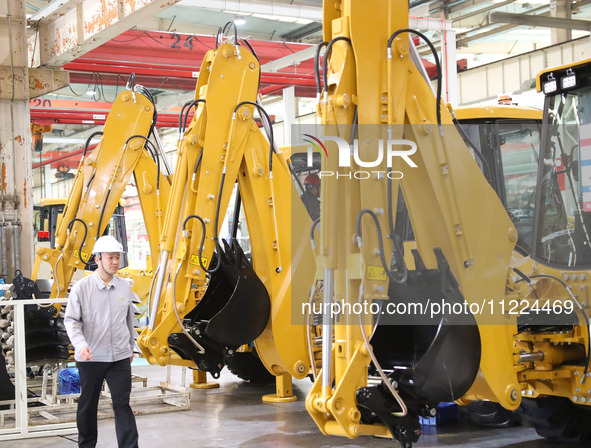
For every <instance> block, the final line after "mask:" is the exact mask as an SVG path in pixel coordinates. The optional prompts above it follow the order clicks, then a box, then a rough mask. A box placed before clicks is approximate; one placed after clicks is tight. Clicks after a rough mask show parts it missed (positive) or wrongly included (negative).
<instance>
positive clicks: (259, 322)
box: [205, 239, 271, 347]
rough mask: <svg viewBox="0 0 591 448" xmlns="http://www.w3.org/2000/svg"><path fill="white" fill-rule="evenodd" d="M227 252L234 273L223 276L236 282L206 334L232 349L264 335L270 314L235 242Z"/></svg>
mask: <svg viewBox="0 0 591 448" xmlns="http://www.w3.org/2000/svg"><path fill="white" fill-rule="evenodd" d="M229 249H230V254H231V257H232V258H233V259H234V262H235V263H234V267H235V270H234V271H233V272H225V275H226V276H227V278H228V280H234V279H235V280H236V281H235V287H234V291H233V292H232V295H231V296H230V298H229V299H228V300H227V301H226V302H225V305H224V307H223V308H222V309H221V310H220V311H219V312H218V313H217V314H216V315H215V316H213V317H212V318H211V320H210V321H209V324H208V325H207V327H206V328H205V334H207V335H208V336H209V337H211V338H212V339H215V340H216V341H219V342H221V343H222V344H224V345H227V346H230V347H232V346H239V345H242V344H247V343H249V342H252V341H254V340H255V339H256V338H257V337H258V336H259V335H260V334H261V333H262V332H263V330H264V329H265V327H266V326H267V322H268V320H269V315H270V314H271V299H270V298H269V293H268V292H267V288H265V285H264V284H263V282H262V281H261V279H260V278H259V277H258V276H257V274H256V273H255V272H254V269H253V268H252V265H251V263H250V262H249V261H248V259H247V258H246V256H245V255H244V252H243V251H242V248H241V247H240V245H239V244H238V242H237V241H236V240H235V239H233V240H232V243H231V246H230V248H229ZM226 254H228V252H226ZM224 271H225V270H222V272H224Z"/></svg>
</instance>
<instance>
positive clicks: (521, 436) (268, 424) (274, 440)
mask: <svg viewBox="0 0 591 448" xmlns="http://www.w3.org/2000/svg"><path fill="white" fill-rule="evenodd" d="M134 364H135V363H134ZM133 372H134V373H135V374H137V375H140V376H145V377H147V378H148V385H157V384H159V382H160V381H164V380H165V377H166V368H165V367H159V366H137V367H136V366H134V367H133ZM189 377H190V372H188V373H187V380H189ZM180 378H181V374H180V368H179V367H174V368H173V382H174V381H176V383H177V384H179V383H180ZM218 382H219V383H220V388H219V389H210V390H194V389H192V390H191V410H189V411H179V412H170V413H162V414H152V415H141V416H138V417H137V424H138V429H139V434H140V447H142V448H156V447H158V448H160V447H168V448H180V447H199V448H222V447H223V448H227V447H251V448H266V447H268V448H271V447H273V448H275V447H281V448H283V447H286V448H288V447H289V448H292V447H294V448H295V447H303V448H315V447H317V448H321V447H322V448H328V447H373V448H379V447H392V448H398V447H399V446H400V445H399V444H398V443H396V442H393V441H391V440H383V439H375V438H370V437H360V438H358V439H355V440H349V439H346V438H342V437H333V436H323V435H322V434H321V433H320V431H319V430H318V428H317V427H316V425H315V424H314V422H313V421H312V419H311V418H310V417H309V416H308V413H307V412H306V409H305V406H304V400H305V397H306V393H307V392H308V390H309V388H310V386H311V383H310V381H309V380H300V381H295V382H294V390H295V393H296V395H297V397H298V401H296V402H293V403H284V404H264V403H262V402H261V396H262V395H264V394H267V393H274V385H273V384H270V385H265V386H258V385H251V384H249V383H244V382H242V381H241V380H240V379H238V378H236V377H235V376H233V375H232V374H231V373H229V372H227V371H226V370H224V372H223V373H222V376H221V378H220V379H219V380H218ZM76 440H77V436H76V435H69V436H61V437H45V438H42V439H40V438H38V439H28V440H22V441H20V440H19V441H9V442H0V447H1V448H8V447H15V448H16V447H18V448H38V447H39V446H42V447H44V448H69V447H72V448H74V447H75V446H76ZM97 446H98V447H99V448H111V447H116V446H117V441H116V439H115V428H114V422H113V420H112V419H108V420H100V421H99V443H98V445H97ZM415 446H416V447H417V448H420V447H432V446H444V447H446V448H456V447H471V448H476V447H478V448H492V447H499V448H500V447H504V448H509V447H510V448H557V447H559V446H561V445H559V444H557V443H554V442H548V441H545V440H543V439H541V438H540V437H538V435H537V434H536V433H535V431H534V430H533V429H530V428H526V427H523V426H517V427H514V428H509V429H487V428H482V427H479V426H477V425H475V424H473V423H471V422H469V421H467V420H464V419H460V420H459V421H456V422H452V423H448V424H445V425H442V426H440V427H437V428H434V427H429V428H428V429H426V430H425V433H424V434H423V436H421V439H420V440H419V442H418V443H417V444H416V445H415ZM565 446H570V447H573V445H565Z"/></svg>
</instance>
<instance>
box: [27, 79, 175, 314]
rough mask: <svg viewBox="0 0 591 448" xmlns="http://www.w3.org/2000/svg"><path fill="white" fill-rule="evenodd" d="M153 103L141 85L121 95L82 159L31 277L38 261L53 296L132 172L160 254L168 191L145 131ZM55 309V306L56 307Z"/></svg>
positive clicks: (64, 287)
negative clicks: (51, 242) (47, 271)
mask: <svg viewBox="0 0 591 448" xmlns="http://www.w3.org/2000/svg"><path fill="white" fill-rule="evenodd" d="M155 114H156V111H155V106H154V104H153V101H152V100H151V96H150V94H149V92H147V91H146V90H145V89H144V88H143V87H141V86H135V87H132V89H131V90H125V91H123V92H121V93H120V94H119V96H118V97H117V99H116V100H115V102H114V104H113V106H112V108H111V110H110V112H109V115H108V117H107V121H106V123H105V128H104V131H103V132H100V133H95V134H93V135H92V136H91V137H90V138H89V139H88V141H87V145H86V149H88V144H89V143H90V141H91V138H92V137H94V136H96V135H99V134H101V135H102V138H101V140H100V142H99V143H98V145H97V146H96V148H95V149H94V150H93V151H92V153H91V154H89V155H88V156H86V150H85V153H84V155H83V157H82V159H81V161H80V165H79V167H78V171H77V173H76V177H75V179H74V185H73V187H72V190H71V192H70V196H69V197H68V200H67V202H66V204H65V206H64V210H63V213H62V215H61V218H60V219H59V221H58V224H57V228H56V234H55V248H54V249H50V248H39V249H38V250H37V254H36V259H35V266H34V269H33V279H34V280H37V272H38V270H39V267H40V264H41V263H49V265H50V266H51V270H52V272H53V285H52V290H51V296H50V297H55V298H60V297H65V295H66V293H67V291H68V288H69V284H70V281H71V279H72V276H73V274H74V272H75V271H76V269H85V268H86V266H87V265H88V263H90V262H91V261H92V260H91V254H92V248H93V246H94V242H95V241H96V239H97V238H98V237H100V236H101V235H102V234H103V232H104V231H105V229H106V227H107V225H108V223H109V220H110V218H111V215H112V214H113V212H114V211H115V208H116V207H117V205H118V204H119V201H120V200H121V197H122V194H123V191H124V190H125V188H126V187H127V184H128V183H129V181H130V179H131V176H132V175H133V176H134V179H135V183H136V186H137V191H138V195H139V198H140V203H141V207H142V211H143V213H144V217H145V223H146V229H147V233H148V237H149V241H150V249H151V252H152V254H153V255H154V254H158V250H159V248H158V242H159V236H160V233H161V228H162V220H163V209H164V207H165V206H166V203H167V200H168V195H169V191H170V180H169V178H168V176H165V175H163V174H161V173H160V160H161V159H160V157H161V155H160V154H159V153H158V150H157V149H156V148H155V147H154V145H153V144H152V142H151V141H149V140H148V136H149V135H150V133H151V132H152V129H153V126H154V123H155ZM56 308H58V311H59V307H56Z"/></svg>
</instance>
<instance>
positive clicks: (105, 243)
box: [92, 235, 124, 254]
mask: <svg viewBox="0 0 591 448" xmlns="http://www.w3.org/2000/svg"><path fill="white" fill-rule="evenodd" d="M103 252H120V253H124V250H123V246H122V245H121V243H120V242H119V241H117V240H116V239H115V238H114V237H112V236H111V235H105V236H101V237H100V238H99V239H98V240H96V243H94V248H93V249H92V253H93V254H99V253H103Z"/></svg>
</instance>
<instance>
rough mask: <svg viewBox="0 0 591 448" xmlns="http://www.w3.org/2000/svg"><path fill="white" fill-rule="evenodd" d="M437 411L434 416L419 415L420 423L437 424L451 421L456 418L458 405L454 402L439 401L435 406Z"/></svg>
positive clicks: (425, 424)
mask: <svg viewBox="0 0 591 448" xmlns="http://www.w3.org/2000/svg"><path fill="white" fill-rule="evenodd" d="M436 410H437V413H436V414H435V417H429V418H423V417H419V420H420V422H421V425H424V426H437V425H442V424H443V423H447V422H453V421H454V420H457V419H458V405H457V404H455V403H453V402H452V403H439V405H438V406H437V408H436Z"/></svg>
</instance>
